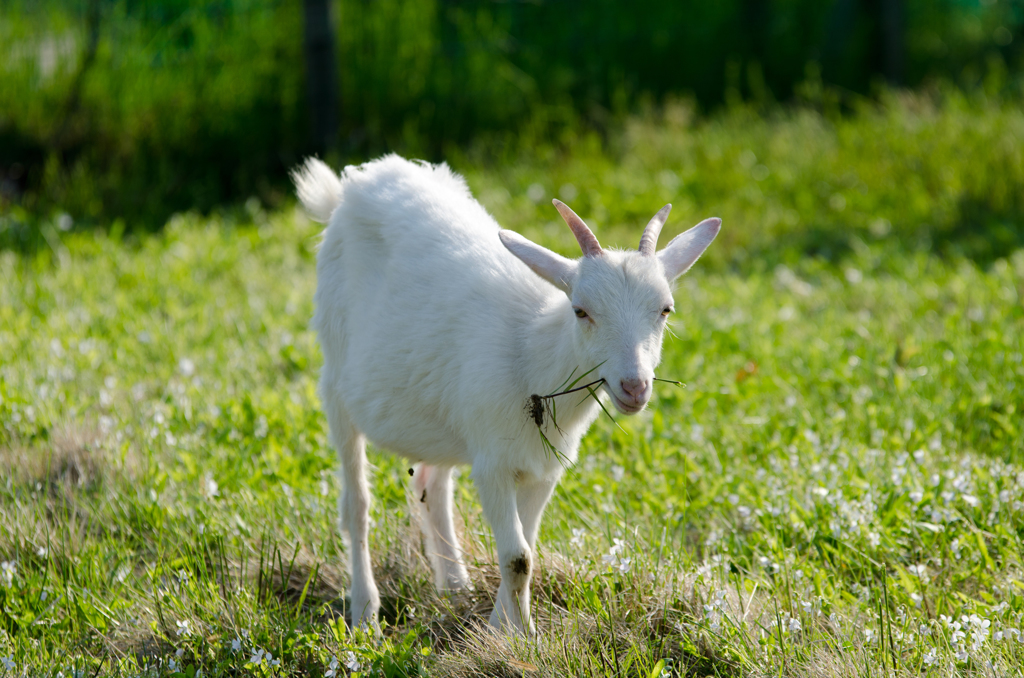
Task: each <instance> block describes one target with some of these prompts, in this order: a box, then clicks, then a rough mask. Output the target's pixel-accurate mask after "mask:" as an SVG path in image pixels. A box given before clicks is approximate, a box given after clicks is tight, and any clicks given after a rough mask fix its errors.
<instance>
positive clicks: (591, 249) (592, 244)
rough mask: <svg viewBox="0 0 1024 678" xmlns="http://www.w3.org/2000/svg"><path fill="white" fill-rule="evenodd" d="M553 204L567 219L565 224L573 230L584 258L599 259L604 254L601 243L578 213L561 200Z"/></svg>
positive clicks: (554, 201) (553, 201)
mask: <svg viewBox="0 0 1024 678" xmlns="http://www.w3.org/2000/svg"><path fill="white" fill-rule="evenodd" d="M551 203H552V204H553V205H554V206H555V209H556V210H558V213H559V214H561V215H562V218H563V219H565V223H567V224H568V225H569V228H571V229H572V233H573V235H575V236H576V242H578V243H579V244H580V249H581V250H583V256H585V257H599V256H601V254H602V253H603V252H602V251H601V243H599V242H597V237H596V236H595V235H594V233H593V231H591V230H590V229H589V228H587V225H586V224H585V223H583V220H582V219H580V218H579V217H578V216H576V213H575V212H573V211H572V210H571V209H569V206H568V205H566V204H565V203H564V202H562V201H561V200H552V201H551Z"/></svg>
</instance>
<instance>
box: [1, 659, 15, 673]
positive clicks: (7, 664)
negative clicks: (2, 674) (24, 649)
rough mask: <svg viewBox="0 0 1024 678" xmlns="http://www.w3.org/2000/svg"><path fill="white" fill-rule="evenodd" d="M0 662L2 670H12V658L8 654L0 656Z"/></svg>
mask: <svg viewBox="0 0 1024 678" xmlns="http://www.w3.org/2000/svg"><path fill="white" fill-rule="evenodd" d="M0 664H3V665H4V670H5V671H13V670H14V660H13V659H11V658H10V657H9V656H8V657H0Z"/></svg>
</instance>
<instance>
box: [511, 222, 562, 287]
mask: <svg viewBox="0 0 1024 678" xmlns="http://www.w3.org/2000/svg"><path fill="white" fill-rule="evenodd" d="M498 237H499V238H501V244H502V245H504V246H505V247H506V248H508V251H509V252H511V253H512V254H514V255H516V256H517V257H518V258H519V260H520V261H522V262H523V263H524V264H526V265H527V266H529V267H530V268H531V269H532V270H533V272H534V273H536V274H537V275H539V276H540V277H542V278H544V279H545V280H547V281H548V282H549V283H551V284H552V285H554V286H555V287H557V288H558V289H560V290H562V291H563V292H565V293H566V294H572V286H571V285H570V283H571V282H572V279H573V278H574V277H575V276H576V262H574V261H571V260H569V259H566V258H565V257H562V256H559V255H557V254H555V253H554V252H552V251H551V250H549V249H546V248H544V247H541V246H540V245H538V244H536V243H533V242H530V241H529V240H527V239H526V238H524V237H523V236H521V235H519V234H518V233H516V232H515V231H506V230H502V231H499V233H498Z"/></svg>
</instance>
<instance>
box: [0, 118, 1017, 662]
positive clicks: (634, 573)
mask: <svg viewBox="0 0 1024 678" xmlns="http://www.w3.org/2000/svg"><path fill="white" fill-rule="evenodd" d="M901 106H902V107H894V108H893V109H892V110H889V111H887V112H886V111H883V112H882V113H877V114H864V115H862V116H860V117H857V118H854V119H853V120H852V121H848V122H839V123H835V122H829V119H828V118H827V117H825V116H822V115H820V114H816V113H813V112H809V111H805V112H803V113H794V114H792V115H787V116H780V117H778V118H777V119H771V118H767V119H763V118H756V119H755V118H753V117H751V116H752V114H750V115H748V116H747V117H744V116H743V114H741V113H735V114H732V117H725V118H720V119H717V120H712V121H710V122H706V123H701V124H699V125H695V124H690V123H685V121H684V122H678V121H677V123H674V124H675V126H673V124H670V123H671V120H669V121H666V120H637V121H636V123H635V125H634V126H633V128H631V130H629V131H628V132H627V133H625V134H624V135H623V138H622V140H620V141H619V142H616V143H619V144H620V147H619V150H618V151H616V153H617V154H616V153H612V152H610V151H607V150H601V148H600V147H599V146H598V145H596V142H593V140H591V141H590V142H587V141H586V140H582V142H581V145H580V146H579V147H578V148H577V150H576V151H575V153H563V154H555V155H553V156H551V157H540V158H537V159H534V160H533V161H530V162H527V161H522V162H519V163H518V164H508V163H504V164H503V163H493V161H492V164H487V163H485V162H483V161H481V162H480V163H479V164H474V156H473V155H472V154H467V155H466V156H465V157H462V158H458V159H457V160H456V164H457V165H458V166H459V168H460V169H464V170H465V171H467V173H468V175H469V178H470V181H471V184H472V185H473V186H474V189H475V190H476V191H477V194H478V195H480V196H481V199H482V200H483V201H484V202H485V204H487V206H488V207H489V208H491V209H492V210H493V211H494V213H495V214H496V215H498V216H499V218H500V220H502V221H503V222H504V223H508V224H509V225H512V226H515V227H517V228H520V229H521V230H523V231H524V232H525V233H527V234H528V235H530V236H531V237H534V238H536V239H537V240H539V241H541V242H544V243H545V244H549V245H551V246H553V247H556V248H560V249H562V251H564V252H566V253H571V248H570V247H569V239H568V237H567V233H563V232H562V231H563V230H564V226H558V225H557V224H558V223H559V222H558V221H556V220H557V215H556V214H555V213H554V210H549V209H548V208H547V207H544V206H543V205H544V204H545V203H546V202H547V199H548V198H550V197H551V196H552V195H561V196H562V197H563V198H565V199H567V200H568V201H570V202H571V203H572V204H573V206H574V207H576V206H577V204H578V205H579V208H578V211H579V212H580V214H581V215H583V216H584V218H587V217H588V215H591V214H592V215H594V217H593V219H592V221H593V222H595V225H596V231H597V234H598V236H599V237H601V239H602V242H603V243H604V244H606V245H610V244H617V245H619V246H622V247H633V246H635V241H636V240H637V238H638V237H639V233H640V229H641V227H642V224H643V223H645V222H646V218H647V217H649V215H650V213H653V211H654V210H656V209H657V208H658V207H660V206H661V204H662V203H663V202H664V201H666V200H673V201H674V202H676V203H677V209H676V211H675V212H674V214H673V217H674V218H673V220H672V228H673V229H675V230H678V229H680V228H681V227H683V226H685V225H688V224H690V223H694V222H695V221H696V220H697V219H698V218H699V217H702V216H709V215H710V214H711V213H717V214H720V215H721V216H723V217H725V225H724V229H725V230H723V237H722V238H721V240H720V242H716V243H715V244H714V245H713V246H712V249H711V251H710V252H709V256H708V257H707V258H706V260H702V261H701V262H700V263H698V265H697V266H696V267H695V269H694V270H693V271H691V272H690V273H689V274H688V275H687V276H686V277H684V278H683V279H682V280H681V282H680V285H679V288H678V291H677V294H676V309H677V311H676V313H675V315H674V320H673V325H672V334H671V336H670V337H668V338H667V341H666V347H665V360H664V363H663V365H662V367H661V368H660V370H659V376H661V377H665V378H671V379H678V380H681V381H683V382H685V384H686V387H685V388H678V387H674V386H671V385H668V384H662V385H660V386H659V388H658V390H657V393H656V395H655V399H654V401H653V402H652V405H651V407H650V408H649V410H648V411H647V412H645V413H644V414H642V415H640V416H638V417H634V418H625V417H621V416H619V417H617V418H616V421H615V422H611V421H609V420H607V419H602V420H601V421H599V423H598V424H597V425H596V426H595V427H594V429H593V430H592V431H591V433H590V434H589V435H588V436H587V437H586V438H585V440H584V444H583V449H582V450H581V455H580V456H581V461H580V463H579V465H578V466H577V467H576V468H574V469H572V470H571V471H570V472H569V473H567V475H566V477H565V478H564V480H563V482H562V483H561V485H560V486H559V489H558V490H557V492H556V494H555V497H554V499H553V501H552V504H551V506H550V508H549V509H548V511H547V513H546V516H545V522H544V524H543V527H542V532H541V539H540V541H541V545H540V548H539V557H540V560H541V567H540V572H539V573H538V575H537V579H536V581H535V610H536V614H537V617H538V629H539V631H540V633H539V636H538V638H537V639H535V640H532V641H527V640H519V639H502V638H498V637H496V636H494V635H492V634H490V633H488V632H487V631H485V630H482V629H481V625H483V624H485V623H486V619H487V615H488V614H489V611H490V600H491V596H492V595H493V593H494V591H495V589H496V585H497V568H496V565H495V563H494V559H493V543H492V539H491V536H490V533H489V529H488V527H487V525H486V523H485V521H483V519H482V516H481V513H480V509H479V506H478V504H477V501H476V497H475V492H474V491H473V488H472V485H471V483H469V482H468V479H467V478H463V480H465V481H467V482H462V483H460V487H459V489H458V490H457V504H458V507H459V515H460V522H461V524H462V529H463V534H464V539H465V543H466V548H467V551H468V561H469V565H470V571H471V576H472V578H473V580H474V583H475V592H473V593H469V594H463V595H460V596H457V597H453V598H441V597H438V596H437V595H436V594H435V593H434V592H433V591H432V587H431V584H430V581H431V577H430V573H429V570H428V566H427V563H426V560H425V558H424V557H423V556H422V554H421V549H420V545H419V527H418V525H417V524H416V523H415V516H416V511H414V510H411V509H413V508H414V506H413V505H412V504H411V503H410V501H411V498H410V496H409V493H408V491H407V487H406V480H407V475H406V465H405V464H404V463H403V462H402V461H400V460H396V459H393V458H391V457H389V456H387V455H385V454H376V453H374V454H373V455H372V461H373V462H374V463H375V464H376V471H375V475H374V484H375V496H376V503H375V504H374V507H373V509H372V514H371V517H372V520H373V528H372V540H373V546H372V549H373V553H374V556H375V570H376V574H377V577H378V582H379V584H380V586H381V590H382V598H383V601H384V617H385V622H386V623H385V624H384V629H383V633H382V635H380V636H372V637H371V636H367V635H364V634H361V633H353V632H351V631H349V630H347V629H346V625H345V622H344V613H345V598H344V596H345V587H346V580H347V576H346V574H345V566H344V559H345V548H344V545H343V543H342V541H341V539H340V538H339V536H338V535H337V533H336V530H335V527H334V524H335V502H336V498H337V494H338V489H339V488H338V481H337V479H336V478H335V476H334V475H333V466H334V464H333V453H332V451H331V450H330V449H329V448H328V446H327V441H326V430H325V429H326V423H325V421H324V419H323V417H322V415H321V413H320V411H319V404H318V400H317V396H316V389H315V384H316V376H317V369H318V365H319V364H320V358H319V355H318V348H317V346H316V343H315V338H314V336H313V335H312V333H311V332H310V331H309V329H308V323H309V318H310V316H311V314H312V295H313V290H314V286H315V275H314V258H315V249H316V243H317V234H318V231H319V226H318V225H317V224H313V223H311V222H309V221H308V220H306V219H305V218H304V217H302V216H301V215H300V214H299V213H297V212H293V211H287V210H286V211H283V212H277V213H272V214H267V213H264V212H263V211H262V210H261V209H260V207H259V206H258V205H257V204H256V203H255V202H254V203H252V204H250V205H249V209H248V212H247V214H246V215H245V216H244V217H243V218H236V219H233V220H229V219H227V218H226V217H225V218H218V217H199V216H192V215H184V216H180V217H176V218H174V219H173V220H172V221H171V222H170V223H169V224H168V225H167V227H166V228H165V230H164V231H163V232H162V233H160V234H157V235H153V236H146V237H140V238H132V239H128V240H122V239H121V238H120V237H119V236H118V229H116V228H115V229H112V230H111V231H110V232H109V233H105V232H103V231H97V232H89V233H76V232H75V231H74V230H72V231H71V232H70V233H64V232H63V231H61V230H60V229H59V228H52V229H50V230H49V231H47V240H48V244H49V246H48V248H46V249H43V250H40V251H38V252H36V253H35V254H21V255H19V254H15V253H13V252H0V526H2V527H0V677H3V678H7V677H8V676H12V677H13V676H40V675H47V676H58V675H62V676H72V675H74V676H91V675H111V674H113V675H132V676H134V675H147V676H148V675H184V676H189V677H190V678H191V677H193V676H195V675H197V674H198V673H199V672H200V671H201V673H202V675H254V676H271V675H274V676H284V675H309V676H336V675H345V674H346V673H349V672H351V671H353V670H355V671H358V672H359V673H360V675H386V676H404V675H438V676H447V675H455V676H467V675H501V676H520V675H555V676H567V675H595V676H604V675H622V676H643V677H644V678H648V677H652V678H653V677H657V676H662V675H692V676H702V677H703V676H719V675H727V676H768V675H776V676H778V675H785V676H792V675H800V676H831V675H836V676H839V675H842V676H853V675H857V676H889V675H893V676H895V675H901V676H910V675H915V676H916V675H939V676H946V675H977V676H1006V675H1021V668H1020V667H1021V666H1024V619H1022V617H1024V571H1022V569H1024V568H1022V557H1024V553H1022V541H1024V426H1022V423H1021V422H1022V417H1021V413H1022V410H1024V361H1022V354H1024V304H1022V299H1024V250H1020V249H1018V250H1016V251H1013V249H1012V248H1011V247H1010V246H1006V247H1003V248H1001V249H1000V248H999V247H995V246H993V245H992V243H991V242H989V241H988V240H986V239H985V238H982V242H981V243H980V244H978V243H977V242H975V241H971V240H970V239H969V238H968V239H959V240H957V239H954V238H953V237H952V235H950V234H954V233H956V232H957V231H956V229H957V227H959V226H961V225H962V223H963V221H964V219H966V218H967V217H964V216H963V215H964V214H974V213H972V212H954V211H951V210H952V208H953V207H957V206H960V207H963V208H964V209H967V208H966V207H964V206H965V205H978V204H981V205H990V206H991V205H993V204H1003V205H1004V206H1005V210H1004V211H1002V212H1000V211H999V210H998V209H996V208H992V207H988V208H986V209H987V210H988V211H986V212H984V214H985V215H987V218H988V220H987V221H986V220H984V219H983V220H982V222H983V223H984V224H988V226H986V227H987V228H990V229H991V230H989V231H983V233H985V234H988V235H986V237H996V236H993V235H991V234H993V233H995V234H997V235H998V233H1002V232H1004V231H1005V230H1006V229H1007V228H1009V229H1010V231H1009V232H1010V236H1009V237H1010V240H1008V241H1007V242H1009V243H1010V244H1011V245H1013V244H1015V243H1016V242H1017V241H1015V240H1013V238H1016V237H1019V236H1018V235H1014V234H1015V233H1016V234H1019V233H1020V232H1021V231H1020V228H1021V227H1020V224H1019V223H1015V222H1014V221H1013V220H1014V219H1015V218H1016V215H1017V211H1016V210H1017V209H1018V205H1019V204H1024V203H1020V202H1019V201H1021V200H1022V198H1021V197H1020V196H1019V195H1016V194H1014V193H1013V191H1015V190H1016V187H1017V186H1018V184H1019V182H1020V181H1021V177H1024V171H1021V170H1020V167H1021V160H1020V158H1021V150H1020V146H1019V145H1018V146H1014V145H1012V143H1010V142H1012V141H1013V140H1014V139H1016V140H1018V141H1020V140H1021V138H1024V132H1022V130H1024V126H1022V125H1021V120H1022V116H1021V115H1020V114H1019V113H1017V112H1014V111H1013V110H1003V109H999V108H993V109H991V110H989V109H986V111H987V112H986V111H982V112H980V113H979V112H975V113H971V114H970V115H968V114H966V113H964V112H963V111H962V110H960V109H957V108H956V106H955V105H953V106H950V107H947V108H939V109H927V107H922V106H920V105H918V104H915V103H913V102H911V103H909V104H901ZM926 109H927V110H926ZM893 111H895V112H893ZM965 116H966V117H965ZM972 121H973V123H974V124H973V125H972V124H970V123H971V122H972ZM936 130H937V131H936ZM957 134H959V135H960V136H956V135H957ZM886 135H888V136H886ZM915 135H916V136H915ZM873 138H874V139H881V140H880V141H878V142H877V143H878V148H876V149H875V151H872V150H871V148H868V149H866V150H857V149H861V148H862V146H863V145H864V144H865V143H866V142H867V140H870V139H873ZM787 139H788V140H790V141H789V142H787V143H783V141H785V140H787ZM887 139H888V140H890V141H891V143H892V144H897V142H898V141H900V140H902V142H901V143H902V144H903V145H902V146H900V145H898V144H897V145H896V146H891V145H887V143H886V140H887ZM972 140H973V141H972ZM993 140H996V141H998V142H999V143H1001V144H1002V145H998V144H997V145H996V146H994V147H993V146H992V142H993ZM1007 140H1009V141H1007ZM883 147H884V148H883ZM711 148H718V151H717V155H716V154H715V153H712V152H710V151H709V150H708V149H711ZM883 150H884V152H882V151H883ZM751 157H752V159H751ZM673 158H674V159H673ZM872 158H874V164H872V162H873V161H872ZM986 158H987V159H988V160H986ZM716 163H717V164H716ZM1000 163H1001V164H1000ZM692 166H696V167H697V168H698V169H703V170H706V174H692V175H691V174H686V168H687V167H692ZM993 167H995V168H996V169H992V168H993ZM715 168H718V169H719V170H720V171H715ZM762 168H763V169H762ZM999 168H1002V169H1001V170H1000V169H999ZM1015 168H1016V169H1015ZM932 169H934V172H932ZM1015 172H1016V174H1015ZM759 177H760V178H759ZM843 177H845V179H843ZM914 177H917V180H916V181H915V180H914ZM986 177H988V178H987V179H986ZM841 179H842V180H843V181H846V183H845V184H842V183H840V180H841ZM933 179H934V181H932V180H933ZM765 182H769V183H767V184H766V183H765ZM771 182H776V183H771ZM802 182H803V183H802ZM815 182H817V183H815ZM873 182H875V183H877V184H878V185H877V186H874V185H873ZM1000 182H1001V183H1000ZM805 184H807V185H809V186H810V187H809V188H806V189H805V188H804V185H805ZM821 184H825V186H824V187H822V185H821ZM862 184H863V185H864V186H865V188H862V187H861V185H862ZM1000 187H1002V188H1000ZM1000 191H1003V192H1004V193H1006V194H1005V195H1003V194H1001V193H999V192H1000ZM574 192H575V195H571V194H573V193H574ZM901 195H902V196H903V197H904V198H905V200H903V201H901V200H900V199H899V198H900V196H901ZM993 195H995V196H996V197H992V196H993ZM999 195H1003V202H1002V203H998V200H997V198H998V196H999ZM801 196H803V197H801ZM837 196H838V197H837ZM574 198H575V199H574ZM972 201H973V202H972ZM986 201H987V202H986ZM794 214H795V217H794V216H793V215H794ZM958 215H960V217H958ZM993 215H994V216H993ZM941 219H946V221H941ZM926 221H929V222H930V225H929V226H925V225H922V224H925V222H926ZM993 223H994V224H995V226H992V224H993ZM1007 224H1009V226H1007ZM947 227H948V230H947V231H943V229H944V228H947ZM999 228H1003V231H1000V230H999ZM1014 228H1015V229H1017V230H1015V231H1014V230H1013V229H1014ZM730 229H732V230H730ZM938 233H946V235H945V236H943V238H944V239H943V238H939V237H937V236H936V235H935V234H938ZM773 241H774V242H776V245H775V246H774V247H773V245H772V243H773ZM939 242H945V243H948V244H949V246H948V247H939V246H937V245H936V243H939ZM972 242H973V243H974V244H972ZM821 243H825V244H826V245H827V251H825V250H826V248H824V246H822V245H821ZM716 248H717V249H716ZM807 252H812V253H814V252H817V253H818V256H808V255H807ZM968 257H971V258H968ZM396 331H411V332H414V331H415V328H404V327H401V325H400V323H399V324H398V326H397V327H396ZM463 475H464V476H465V474H463Z"/></svg>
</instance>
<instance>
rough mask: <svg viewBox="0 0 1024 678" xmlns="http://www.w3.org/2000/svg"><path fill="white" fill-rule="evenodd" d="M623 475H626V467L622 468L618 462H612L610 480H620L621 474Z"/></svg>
mask: <svg viewBox="0 0 1024 678" xmlns="http://www.w3.org/2000/svg"><path fill="white" fill-rule="evenodd" d="M625 475H626V469H624V468H622V467H621V466H619V465H618V464H613V465H612V480H614V481H615V482H619V481H621V480H622V478H623V476H625Z"/></svg>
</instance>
